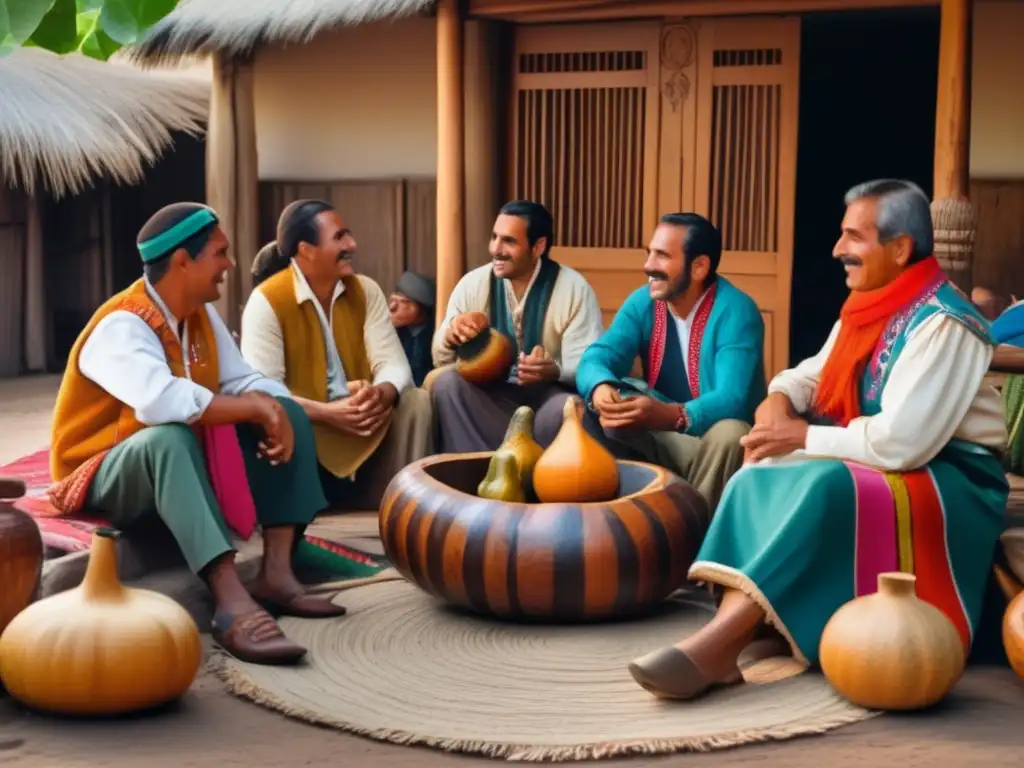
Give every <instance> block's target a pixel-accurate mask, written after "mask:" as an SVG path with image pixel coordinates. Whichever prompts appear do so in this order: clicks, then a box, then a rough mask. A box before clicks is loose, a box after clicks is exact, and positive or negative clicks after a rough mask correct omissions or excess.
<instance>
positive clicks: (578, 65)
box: [514, 50, 657, 248]
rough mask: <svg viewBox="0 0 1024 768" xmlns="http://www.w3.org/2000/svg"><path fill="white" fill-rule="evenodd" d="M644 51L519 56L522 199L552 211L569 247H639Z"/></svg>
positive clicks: (517, 183) (560, 238)
mask: <svg viewBox="0 0 1024 768" xmlns="http://www.w3.org/2000/svg"><path fill="white" fill-rule="evenodd" d="M650 59H651V57H650V56H649V54H648V52H647V51H645V50H608V51H581V52H557V51H556V52H530V53H521V54H519V55H518V56H517V62H516V64H517V67H516V68H517V89H516V91H517V93H516V99H517V104H516V107H517V109H516V125H515V131H516V137H515V139H516V147H517V152H516V165H515V169H514V187H515V194H516V196H517V197H521V198H529V199H532V200H538V201H540V202H542V203H544V204H545V205H546V206H548V208H549V209H550V210H551V213H552V216H553V217H554V219H555V228H556V229H555V232H556V239H557V242H558V244H559V245H560V246H563V247H570V248H640V247H643V244H644V237H645V236H646V234H645V232H644V219H643V194H644V173H645V166H644V162H645V151H646V147H645V133H646V130H647V119H648V116H647V115H648V109H647V108H648V98H649V95H648V85H647V78H648V72H647V68H648V67H649V66H651V65H653V66H657V61H656V60H655V61H653V62H652V61H650Z"/></svg>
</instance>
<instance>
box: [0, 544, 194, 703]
mask: <svg viewBox="0 0 1024 768" xmlns="http://www.w3.org/2000/svg"><path fill="white" fill-rule="evenodd" d="M117 535H118V534H117V532H116V531H113V530H110V529H100V530H98V531H96V532H95V533H94V534H93V541H92V550H91V552H90V555H89V565H88V568H87V569H86V573H85V578H84V579H83V581H82V583H81V585H80V586H78V587H76V588H75V589H71V590H69V591H67V592H62V593H59V594H56V595H53V596H51V597H48V598H46V599H44V600H41V601H39V602H38V603H34V604H33V605H30V606H29V607H28V608H26V609H25V610H24V611H22V612H21V613H20V614H18V616H16V617H15V618H14V620H13V621H12V622H11V623H10V624H9V625H8V626H7V629H6V630H4V633H3V635H0V679H2V680H3V683H4V685H5V686H6V688H7V690H8V692H9V693H10V694H11V695H12V696H13V697H14V698H16V699H18V700H19V701H21V702H22V703H24V704H26V705H28V706H30V707H33V708H35V709H39V710H43V711H49V712H54V713H59V714H72V715H117V714H124V713H127V712H133V711H137V710H144V709H150V708H152V707H156V706H159V705H162V704H166V703H168V702H170V701H173V700H175V699H177V698H179V697H180V696H181V695H182V694H184V693H185V691H187V690H188V688H189V686H190V685H191V684H192V681H193V680H194V679H195V676H196V673H197V672H198V671H199V665H200V663H201V661H202V658H203V649H202V644H201V642H200V639H199V630H198V628H197V627H196V625H195V622H194V621H193V620H192V617H191V616H189V614H188V612H187V611H185V609H184V608H182V607H181V606H180V605H178V603H176V602H175V601H174V600H172V599H171V598H169V597H165V596H164V595H161V594H159V593H157V592H151V591H149V590H142V589H132V588H129V587H125V586H124V585H123V584H121V582H120V581H119V580H118V576H117V552H116V544H115V540H116V538H117Z"/></svg>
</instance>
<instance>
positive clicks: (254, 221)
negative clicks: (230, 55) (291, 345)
mask: <svg viewBox="0 0 1024 768" xmlns="http://www.w3.org/2000/svg"><path fill="white" fill-rule="evenodd" d="M253 78H254V75H253V65H252V61H251V60H241V59H227V58H225V57H223V56H215V57H214V59H213V81H212V88H211V91H210V120H209V125H208V126H207V131H206V202H207V204H208V205H209V206H210V207H211V208H213V209H214V210H215V211H216V212H217V215H218V216H219V217H220V226H221V229H223V230H224V233H225V234H226V235H227V236H228V240H229V241H230V243H231V245H230V249H229V253H230V254H231V257H232V260H233V261H234V262H235V268H234V269H233V270H231V271H230V272H229V273H228V276H227V281H226V283H225V285H224V288H223V291H222V294H221V298H220V300H219V301H218V302H217V310H218V311H219V312H220V315H221V317H222V318H223V319H224V321H225V322H226V323H227V325H228V328H229V329H230V330H232V331H234V332H236V333H237V332H238V331H239V327H240V325H241V317H242V307H243V306H244V305H245V301H246V300H247V299H248V298H249V293H250V292H251V291H252V274H251V271H250V270H251V268H252V260H253V258H255V256H256V252H257V251H258V250H259V247H260V243H259V242H258V237H259V231H258V230H259V226H258V221H259V169H258V166H257V157H256V114H255V101H254V93H253V82H254V79H253Z"/></svg>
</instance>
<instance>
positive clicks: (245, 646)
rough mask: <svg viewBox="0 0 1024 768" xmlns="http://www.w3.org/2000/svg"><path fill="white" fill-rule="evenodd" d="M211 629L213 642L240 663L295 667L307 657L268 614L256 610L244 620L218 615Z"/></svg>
mask: <svg viewBox="0 0 1024 768" xmlns="http://www.w3.org/2000/svg"><path fill="white" fill-rule="evenodd" d="M211 628H212V630H213V639H214V640H216V641H217V643H218V644H219V645H220V646H221V647H222V648H223V649H224V650H226V651H227V652H228V653H230V654H231V655H232V656H234V657H235V658H236V659H239V660H240V661H246V662H250V663H252V664H293V663H295V662H297V661H298V660H299V659H301V658H302V657H303V656H305V655H306V649H305V648H303V647H302V646H301V645H299V644H298V643H295V642H292V641H291V640H289V639H288V638H287V637H286V636H285V634H284V632H282V631H281V627H279V626H278V625H277V622H276V621H274V618H273V617H272V616H271V615H270V614H269V613H267V612H266V611H262V610H255V611H250V612H249V613H243V614H242V615H240V616H233V615H232V614H230V613H227V612H226V611H218V612H217V613H215V614H214V616H213V623H212V627H211Z"/></svg>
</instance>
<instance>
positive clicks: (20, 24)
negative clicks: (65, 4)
mask: <svg viewBox="0 0 1024 768" xmlns="http://www.w3.org/2000/svg"><path fill="white" fill-rule="evenodd" d="M54 1H55V0H0V56H5V55H6V54H8V53H10V52H11V51H13V50H14V49H15V48H18V47H20V46H21V45H24V43H25V41H26V40H28V39H29V38H30V37H32V33H33V32H35V31H36V27H38V26H39V23H40V22H41V21H42V20H43V17H44V16H46V14H47V13H49V12H50V9H51V8H53V4H54Z"/></svg>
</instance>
